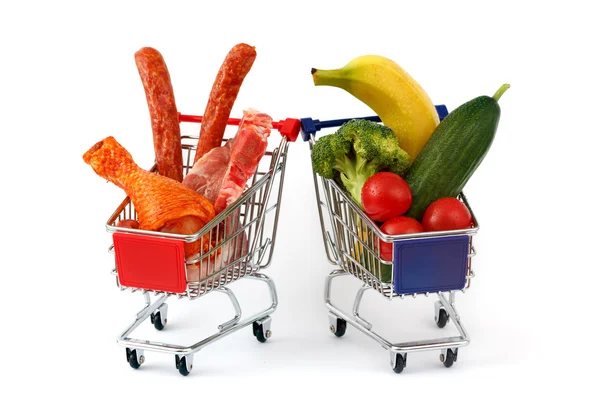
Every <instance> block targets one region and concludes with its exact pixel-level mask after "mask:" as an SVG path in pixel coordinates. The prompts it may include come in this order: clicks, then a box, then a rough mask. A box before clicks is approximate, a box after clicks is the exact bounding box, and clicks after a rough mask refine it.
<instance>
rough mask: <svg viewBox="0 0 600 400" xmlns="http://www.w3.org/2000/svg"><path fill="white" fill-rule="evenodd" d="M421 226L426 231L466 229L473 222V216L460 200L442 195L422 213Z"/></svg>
mask: <svg viewBox="0 0 600 400" xmlns="http://www.w3.org/2000/svg"><path fill="white" fill-rule="evenodd" d="M422 223H423V228H424V229H425V230H426V231H428V232H431V231H452V230H455V229H467V228H470V227H471V225H472V224H473V218H472V217H471V213H470V212H469V209H468V208H467V206H465V205H464V204H463V203H462V202H461V201H460V200H458V199H455V198H452V197H444V198H442V199H439V200H436V201H434V202H433V203H431V204H430V205H429V207H427V210H425V214H424V215H423V220H422Z"/></svg>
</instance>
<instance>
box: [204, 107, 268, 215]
mask: <svg viewBox="0 0 600 400" xmlns="http://www.w3.org/2000/svg"><path fill="white" fill-rule="evenodd" d="M272 128H273V125H272V119H271V117H270V116H268V115H267V114H264V113H261V112H258V111H257V110H254V109H250V110H247V111H244V117H243V118H242V121H241V122H240V126H239V129H238V132H237V134H236V136H235V141H234V142H233V147H232V149H231V155H230V157H229V164H228V165H227V169H226V171H225V176H224V177H223V183H222V185H221V190H220V191H219V195H218V197H217V199H216V200H215V202H214V207H215V213H216V214H219V213H220V212H221V211H223V210H224V209H225V208H227V207H228V206H229V205H231V204H232V203H233V202H235V201H236V200H237V199H238V198H239V197H240V196H241V195H242V193H243V192H244V189H246V182H247V181H248V179H250V177H252V175H254V173H255V172H256V168H257V166H258V163H259V162H260V159H261V158H262V156H264V154H265V151H266V150H267V144H268V138H269V135H270V133H271V129H272Z"/></svg>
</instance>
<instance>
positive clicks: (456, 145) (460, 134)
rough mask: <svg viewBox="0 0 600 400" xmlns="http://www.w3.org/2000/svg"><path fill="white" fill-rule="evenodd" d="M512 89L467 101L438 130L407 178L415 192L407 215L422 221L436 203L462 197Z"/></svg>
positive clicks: (494, 132)
mask: <svg viewBox="0 0 600 400" xmlns="http://www.w3.org/2000/svg"><path fill="white" fill-rule="evenodd" d="M509 87H510V85H508V84H505V85H502V87H500V89H498V91H497V92H496V94H494V96H492V97H489V96H480V97H477V98H475V99H473V100H471V101H468V102H466V103H465V104H463V105H461V106H460V107H458V108H456V109H455V110H454V111H452V112H451V113H450V114H448V116H447V117H446V118H444V119H443V120H442V122H440V123H439V125H438V126H437V127H436V128H435V130H434V131H433V133H432V134H431V137H430V138H429V140H427V142H426V143H425V146H423V149H422V150H421V152H420V153H419V154H418V155H417V157H416V158H415V160H414V161H413V163H412V165H411V166H410V168H409V170H408V172H407V174H406V176H405V177H404V179H405V180H406V182H407V183H408V185H409V186H410V188H411V191H412V204H411V207H410V209H409V210H408V212H407V213H406V215H407V216H409V217H412V218H416V219H417V220H419V221H421V218H422V217H423V214H424V213H425V210H426V209H427V207H428V206H429V205H430V204H431V203H433V202H434V201H435V200H437V199H441V198H442V197H456V196H458V195H459V194H460V192H461V191H462V190H463V188H464V186H465V185H466V183H467V181H468V180H469V178H471V175H473V172H475V170H476V169H477V167H479V164H481V161H483V158H484V157H485V155H486V154H487V152H488V150H489V149H490V146H491V145H492V141H493V140H494V136H495V135H496V128H497V127H498V121H499V120H500V106H499V105H498V99H500V96H502V94H503V93H504V92H505V91H506V90H507V89H508V88H509Z"/></svg>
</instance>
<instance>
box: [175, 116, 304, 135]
mask: <svg viewBox="0 0 600 400" xmlns="http://www.w3.org/2000/svg"><path fill="white" fill-rule="evenodd" d="M241 121H242V120H241V119H240V118H229V119H228V120H227V125H239V124H240V122H241ZM179 122H198V123H200V122H202V116H200V115H186V114H182V113H179ZM273 128H275V129H277V130H278V131H279V133H280V134H281V136H285V137H286V138H287V140H289V141H290V142H295V141H296V139H297V138H298V134H299V133H300V120H299V119H295V118H286V119H285V120H281V121H279V122H276V121H273Z"/></svg>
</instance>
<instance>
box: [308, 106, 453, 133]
mask: <svg viewBox="0 0 600 400" xmlns="http://www.w3.org/2000/svg"><path fill="white" fill-rule="evenodd" d="M435 109H436V111H437V113H438V115H439V117H440V121H441V120H443V119H444V118H445V117H446V116H447V115H448V109H447V108H446V106H445V105H443V104H441V105H438V106H435ZM352 119H366V120H367V121H373V122H381V118H379V117H378V116H373V117H363V118H342V119H330V120H327V121H319V120H318V119H312V118H300V126H301V129H302V130H301V133H302V139H304V141H305V142H307V141H308V140H309V139H310V135H315V136H316V135H317V132H318V131H320V130H321V129H323V128H335V127H338V126H342V125H343V124H344V123H345V122H348V121H350V120H352Z"/></svg>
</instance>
